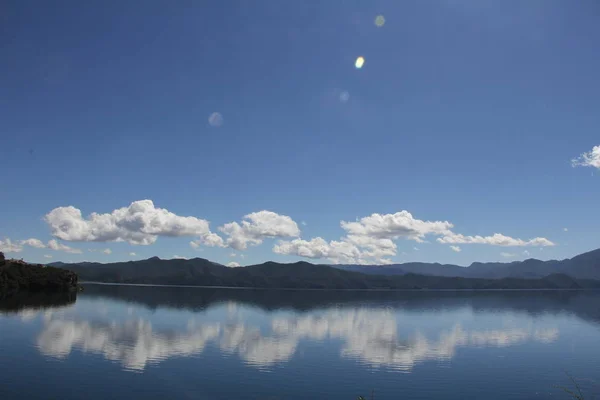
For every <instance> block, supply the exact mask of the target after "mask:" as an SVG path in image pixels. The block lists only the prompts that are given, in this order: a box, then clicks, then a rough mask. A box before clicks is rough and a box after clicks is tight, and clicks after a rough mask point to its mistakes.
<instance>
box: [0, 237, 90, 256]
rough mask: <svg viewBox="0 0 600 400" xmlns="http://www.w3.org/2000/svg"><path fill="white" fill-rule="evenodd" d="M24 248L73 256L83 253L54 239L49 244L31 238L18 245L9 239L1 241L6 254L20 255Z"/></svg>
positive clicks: (0, 246) (0, 245)
mask: <svg viewBox="0 0 600 400" xmlns="http://www.w3.org/2000/svg"><path fill="white" fill-rule="evenodd" d="M23 246H30V247H34V248H36V249H46V248H48V249H50V250H55V251H64V252H66V253H71V254H81V253H82V251H81V250H79V249H74V248H72V247H69V246H66V245H64V244H62V243H59V242H58V241H56V240H54V239H52V240H50V241H48V244H44V243H43V242H42V241H41V240H39V239H35V238H29V239H26V240H20V241H18V242H17V243H13V242H12V241H11V240H10V239H9V238H5V239H4V240H0V251H3V252H5V253H19V252H21V251H23Z"/></svg>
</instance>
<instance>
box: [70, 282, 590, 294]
mask: <svg viewBox="0 0 600 400" xmlns="http://www.w3.org/2000/svg"><path fill="white" fill-rule="evenodd" d="M79 285H80V286H83V285H103V286H134V287H173V288H177V287H180V288H198V289H226V290H277V291H307V292H308V291H310V292H557V291H561V292H581V291H600V289H596V288H574V289H571V288H553V289H552V288H548V289H534V288H532V289H427V288H423V289H311V288H275V287H273V288H265V287H253V286H200V285H161V284H155V283H118V282H94V281H79Z"/></svg>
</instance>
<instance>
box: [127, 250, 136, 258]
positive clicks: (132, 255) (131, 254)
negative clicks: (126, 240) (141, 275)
mask: <svg viewBox="0 0 600 400" xmlns="http://www.w3.org/2000/svg"><path fill="white" fill-rule="evenodd" d="M129 255H130V256H131V257H135V256H136V255H137V254H135V253H134V252H133V251H132V252H131V253H129Z"/></svg>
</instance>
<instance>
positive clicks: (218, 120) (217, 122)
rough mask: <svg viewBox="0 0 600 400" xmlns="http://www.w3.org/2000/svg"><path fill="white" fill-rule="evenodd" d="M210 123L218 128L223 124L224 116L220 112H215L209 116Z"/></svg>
mask: <svg viewBox="0 0 600 400" xmlns="http://www.w3.org/2000/svg"><path fill="white" fill-rule="evenodd" d="M208 123H209V124H210V126H213V127H215V128H218V127H219V126H221V125H223V116H222V115H221V113H219V112H214V113H212V114H210V116H209V117H208Z"/></svg>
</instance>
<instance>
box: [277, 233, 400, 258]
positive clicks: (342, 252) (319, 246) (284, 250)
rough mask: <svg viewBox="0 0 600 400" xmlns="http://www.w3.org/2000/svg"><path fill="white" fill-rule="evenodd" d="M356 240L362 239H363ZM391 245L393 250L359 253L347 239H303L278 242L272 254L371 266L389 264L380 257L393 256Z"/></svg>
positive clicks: (373, 250)
mask: <svg viewBox="0 0 600 400" xmlns="http://www.w3.org/2000/svg"><path fill="white" fill-rule="evenodd" d="M358 238H360V239H362V238H364V237H358ZM354 239H356V237H355V238H354ZM374 240H377V239H374ZM390 242H391V241H390ZM391 244H392V245H393V246H394V247H393V248H388V249H386V248H372V250H368V249H366V250H362V251H361V250H360V249H359V248H358V247H357V246H356V245H355V244H353V243H351V242H350V241H349V239H348V238H346V240H342V241H335V240H332V241H330V242H327V241H326V240H325V239H323V238H321V237H317V238H314V239H311V240H310V241H306V240H303V239H294V240H291V241H283V240H282V241H279V243H277V244H276V245H275V246H273V252H274V253H277V254H284V255H297V256H300V257H306V258H312V259H320V258H326V259H328V260H329V261H331V262H332V263H334V264H373V263H374V262H379V263H381V264H389V263H391V260H388V259H384V258H381V257H382V256H383V255H393V254H395V252H396V249H395V246H396V245H395V244H394V243H393V242H391ZM392 253H393V254H392Z"/></svg>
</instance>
